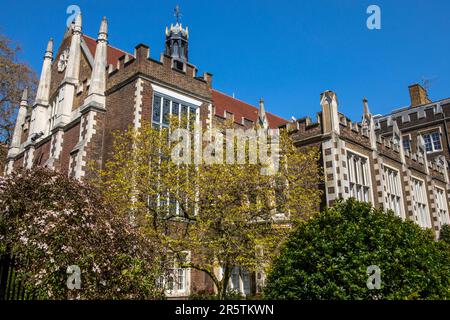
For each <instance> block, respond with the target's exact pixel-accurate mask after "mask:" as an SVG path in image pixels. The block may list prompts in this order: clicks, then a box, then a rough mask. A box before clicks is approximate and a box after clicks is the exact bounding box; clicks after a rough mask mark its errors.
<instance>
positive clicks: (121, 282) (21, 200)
mask: <svg viewBox="0 0 450 320" xmlns="http://www.w3.org/2000/svg"><path fill="white" fill-rule="evenodd" d="M0 179H1V180H0V241H1V242H0V243H1V250H2V252H3V253H7V254H12V255H14V257H15V259H14V261H15V266H14V267H15V269H16V272H17V273H18V275H19V276H20V278H21V279H22V280H23V281H24V283H25V286H26V288H27V290H29V291H32V292H33V294H34V296H35V297H36V298H38V299H153V298H160V297H161V296H162V290H161V288H160V286H159V285H158V281H159V275H160V274H161V272H162V271H161V270H160V263H159V260H158V257H159V256H160V254H159V248H158V247H157V246H155V245H154V244H153V243H152V242H151V241H150V239H148V238H145V237H143V236H142V233H141V232H139V231H138V230H137V228H136V226H135V225H134V224H133V223H132V222H131V221H130V220H129V219H127V217H125V216H120V215H117V214H115V212H114V211H113V210H112V209H111V208H110V207H108V206H107V205H106V204H105V202H104V201H103V199H102V197H101V195H100V193H99V192H98V191H97V190H96V189H95V188H93V187H91V186H89V185H88V184H85V183H82V182H79V181H77V180H74V179H72V178H69V177H67V176H65V175H63V174H59V173H55V172H53V171H49V170H46V169H36V170H34V171H23V172H17V173H14V174H13V175H12V176H8V177H4V178H0ZM78 270H79V271H80V274H79V279H78V280H79V281H80V282H79V283H76V282H77V279H75V278H74V280H73V283H72V282H71V281H72V280H71V276H73V273H74V272H77V271H78ZM78 288H79V289H78Z"/></svg>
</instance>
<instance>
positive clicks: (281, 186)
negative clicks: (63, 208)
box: [100, 119, 320, 298]
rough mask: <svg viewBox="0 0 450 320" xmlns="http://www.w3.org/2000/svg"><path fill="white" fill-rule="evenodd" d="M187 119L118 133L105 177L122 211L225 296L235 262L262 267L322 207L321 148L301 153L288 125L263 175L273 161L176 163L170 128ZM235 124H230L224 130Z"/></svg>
mask: <svg viewBox="0 0 450 320" xmlns="http://www.w3.org/2000/svg"><path fill="white" fill-rule="evenodd" d="M181 122H182V123H181V125H180V122H177V121H175V120H174V119H172V122H171V123H172V125H171V128H170V130H169V129H162V130H160V129H155V128H152V127H150V126H147V125H145V126H143V127H142V128H141V129H140V130H138V131H134V130H129V131H128V132H127V133H125V134H120V135H117V136H116V138H115V147H114V153H113V156H112V158H111V159H110V160H109V161H108V163H107V165H106V168H105V169H104V170H103V171H101V172H100V176H101V178H102V179H101V182H100V184H101V188H102V189H103V190H106V192H105V196H106V198H107V199H109V203H110V204H111V205H112V206H114V207H115V208H116V210H117V211H118V212H122V213H123V214H127V213H128V212H133V213H134V216H135V217H137V219H136V220H138V221H141V222H143V223H144V224H145V225H146V226H147V227H146V230H147V236H148V237H150V238H153V239H155V240H154V241H157V242H159V243H161V246H163V247H167V248H169V251H170V252H172V253H173V254H174V255H175V256H176V257H178V258H179V260H181V261H182V264H181V266H182V267H185V268H193V269H196V270H200V271H202V272H204V273H206V274H207V275H208V276H209V278H210V279H211V281H212V282H213V283H214V286H215V289H216V292H217V293H218V297H219V298H225V297H226V296H227V293H228V291H229V290H228V283H229V280H230V277H231V273H232V270H233V268H234V267H241V268H244V269H246V270H247V271H249V272H252V271H257V270H261V269H262V268H263V267H265V266H266V265H268V264H269V262H270V261H271V260H272V258H273V256H274V254H275V253H276V250H277V247H278V245H279V243H280V241H281V240H282V239H283V238H285V237H286V235H287V234H288V232H289V230H290V229H289V228H286V225H287V224H296V223H298V221H300V220H302V219H304V218H306V217H307V216H309V215H311V214H312V213H313V212H315V210H317V208H318V204H319V201H320V193H319V191H318V189H317V188H316V186H317V183H318V179H319V178H318V176H319V174H318V170H317V160H318V152H317V150H316V149H315V148H310V149H305V150H304V152H299V150H298V149H297V148H296V147H295V146H294V145H293V143H292V141H291V140H290V138H289V136H288V135H287V134H286V133H285V132H284V133H283V134H282V135H281V138H280V166H279V170H278V171H277V172H276V173H275V174H274V175H264V174H261V173H262V171H261V169H262V168H263V167H264V168H266V167H267V165H268V163H259V164H249V161H246V164H223V163H222V162H220V161H219V162H217V163H206V162H205V161H197V162H194V161H192V162H191V163H176V162H175V161H173V157H172V156H173V155H172V151H173V150H174V147H175V144H176V142H174V141H172V142H170V143H168V141H170V138H169V133H170V132H174V130H176V129H177V128H178V127H180V126H181V127H184V123H183V121H181ZM229 128H230V127H229V124H227V123H226V124H225V125H224V126H222V127H220V128H218V129H220V130H221V131H222V132H225V130H226V129H229ZM198 133H199V134H200V136H203V137H205V131H204V130H202V131H199V132H197V134H196V133H193V132H191V133H190V134H191V137H192V138H193V139H194V138H195V137H196V136H198ZM206 136H208V135H206ZM235 142H236V140H235ZM219 145H220V144H219ZM237 145H238V143H235V144H234V148H235V149H234V150H235V151H236V148H237ZM187 146H189V147H188V148H186V149H185V150H184V151H183V152H181V153H180V154H183V155H186V154H190V155H191V156H192V158H194V151H195V146H194V145H193V143H192V144H188V145H187ZM205 147H207V143H203V150H205ZM249 148H250V146H249V145H248V144H247V146H246V150H247V151H248V150H249ZM185 153H186V154H185ZM224 154H225V151H224ZM247 160H248V159H247ZM279 213H281V215H278V216H281V217H282V218H283V219H282V220H281V222H280V220H277V219H276V217H277V214H279ZM139 217H140V218H139ZM143 217H146V218H143ZM156 239H157V240H156ZM185 252H190V259H185V258H184V256H183V255H184V254H185ZM168 259H171V258H168ZM220 268H221V269H222V272H219V270H220Z"/></svg>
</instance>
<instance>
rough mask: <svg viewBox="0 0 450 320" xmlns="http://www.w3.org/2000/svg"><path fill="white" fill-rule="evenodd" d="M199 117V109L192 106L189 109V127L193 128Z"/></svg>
mask: <svg viewBox="0 0 450 320" xmlns="http://www.w3.org/2000/svg"><path fill="white" fill-rule="evenodd" d="M196 119H197V109H196V108H190V109H189V128H191V129H193V128H194V124H195V121H196Z"/></svg>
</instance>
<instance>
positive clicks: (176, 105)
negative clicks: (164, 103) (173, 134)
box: [172, 102, 180, 116]
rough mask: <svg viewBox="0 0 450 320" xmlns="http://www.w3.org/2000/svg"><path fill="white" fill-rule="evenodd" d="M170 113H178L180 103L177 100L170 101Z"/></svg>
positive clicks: (175, 114) (176, 114)
mask: <svg viewBox="0 0 450 320" xmlns="http://www.w3.org/2000/svg"><path fill="white" fill-rule="evenodd" d="M172 114H173V115H174V116H178V115H179V114H180V104H179V103H178V102H172Z"/></svg>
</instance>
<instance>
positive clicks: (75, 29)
mask: <svg viewBox="0 0 450 320" xmlns="http://www.w3.org/2000/svg"><path fill="white" fill-rule="evenodd" d="M82 24H83V18H82V15H81V11H80V12H78V14H77V16H76V18H75V21H74V25H73V32H79V33H81V31H82Z"/></svg>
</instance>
